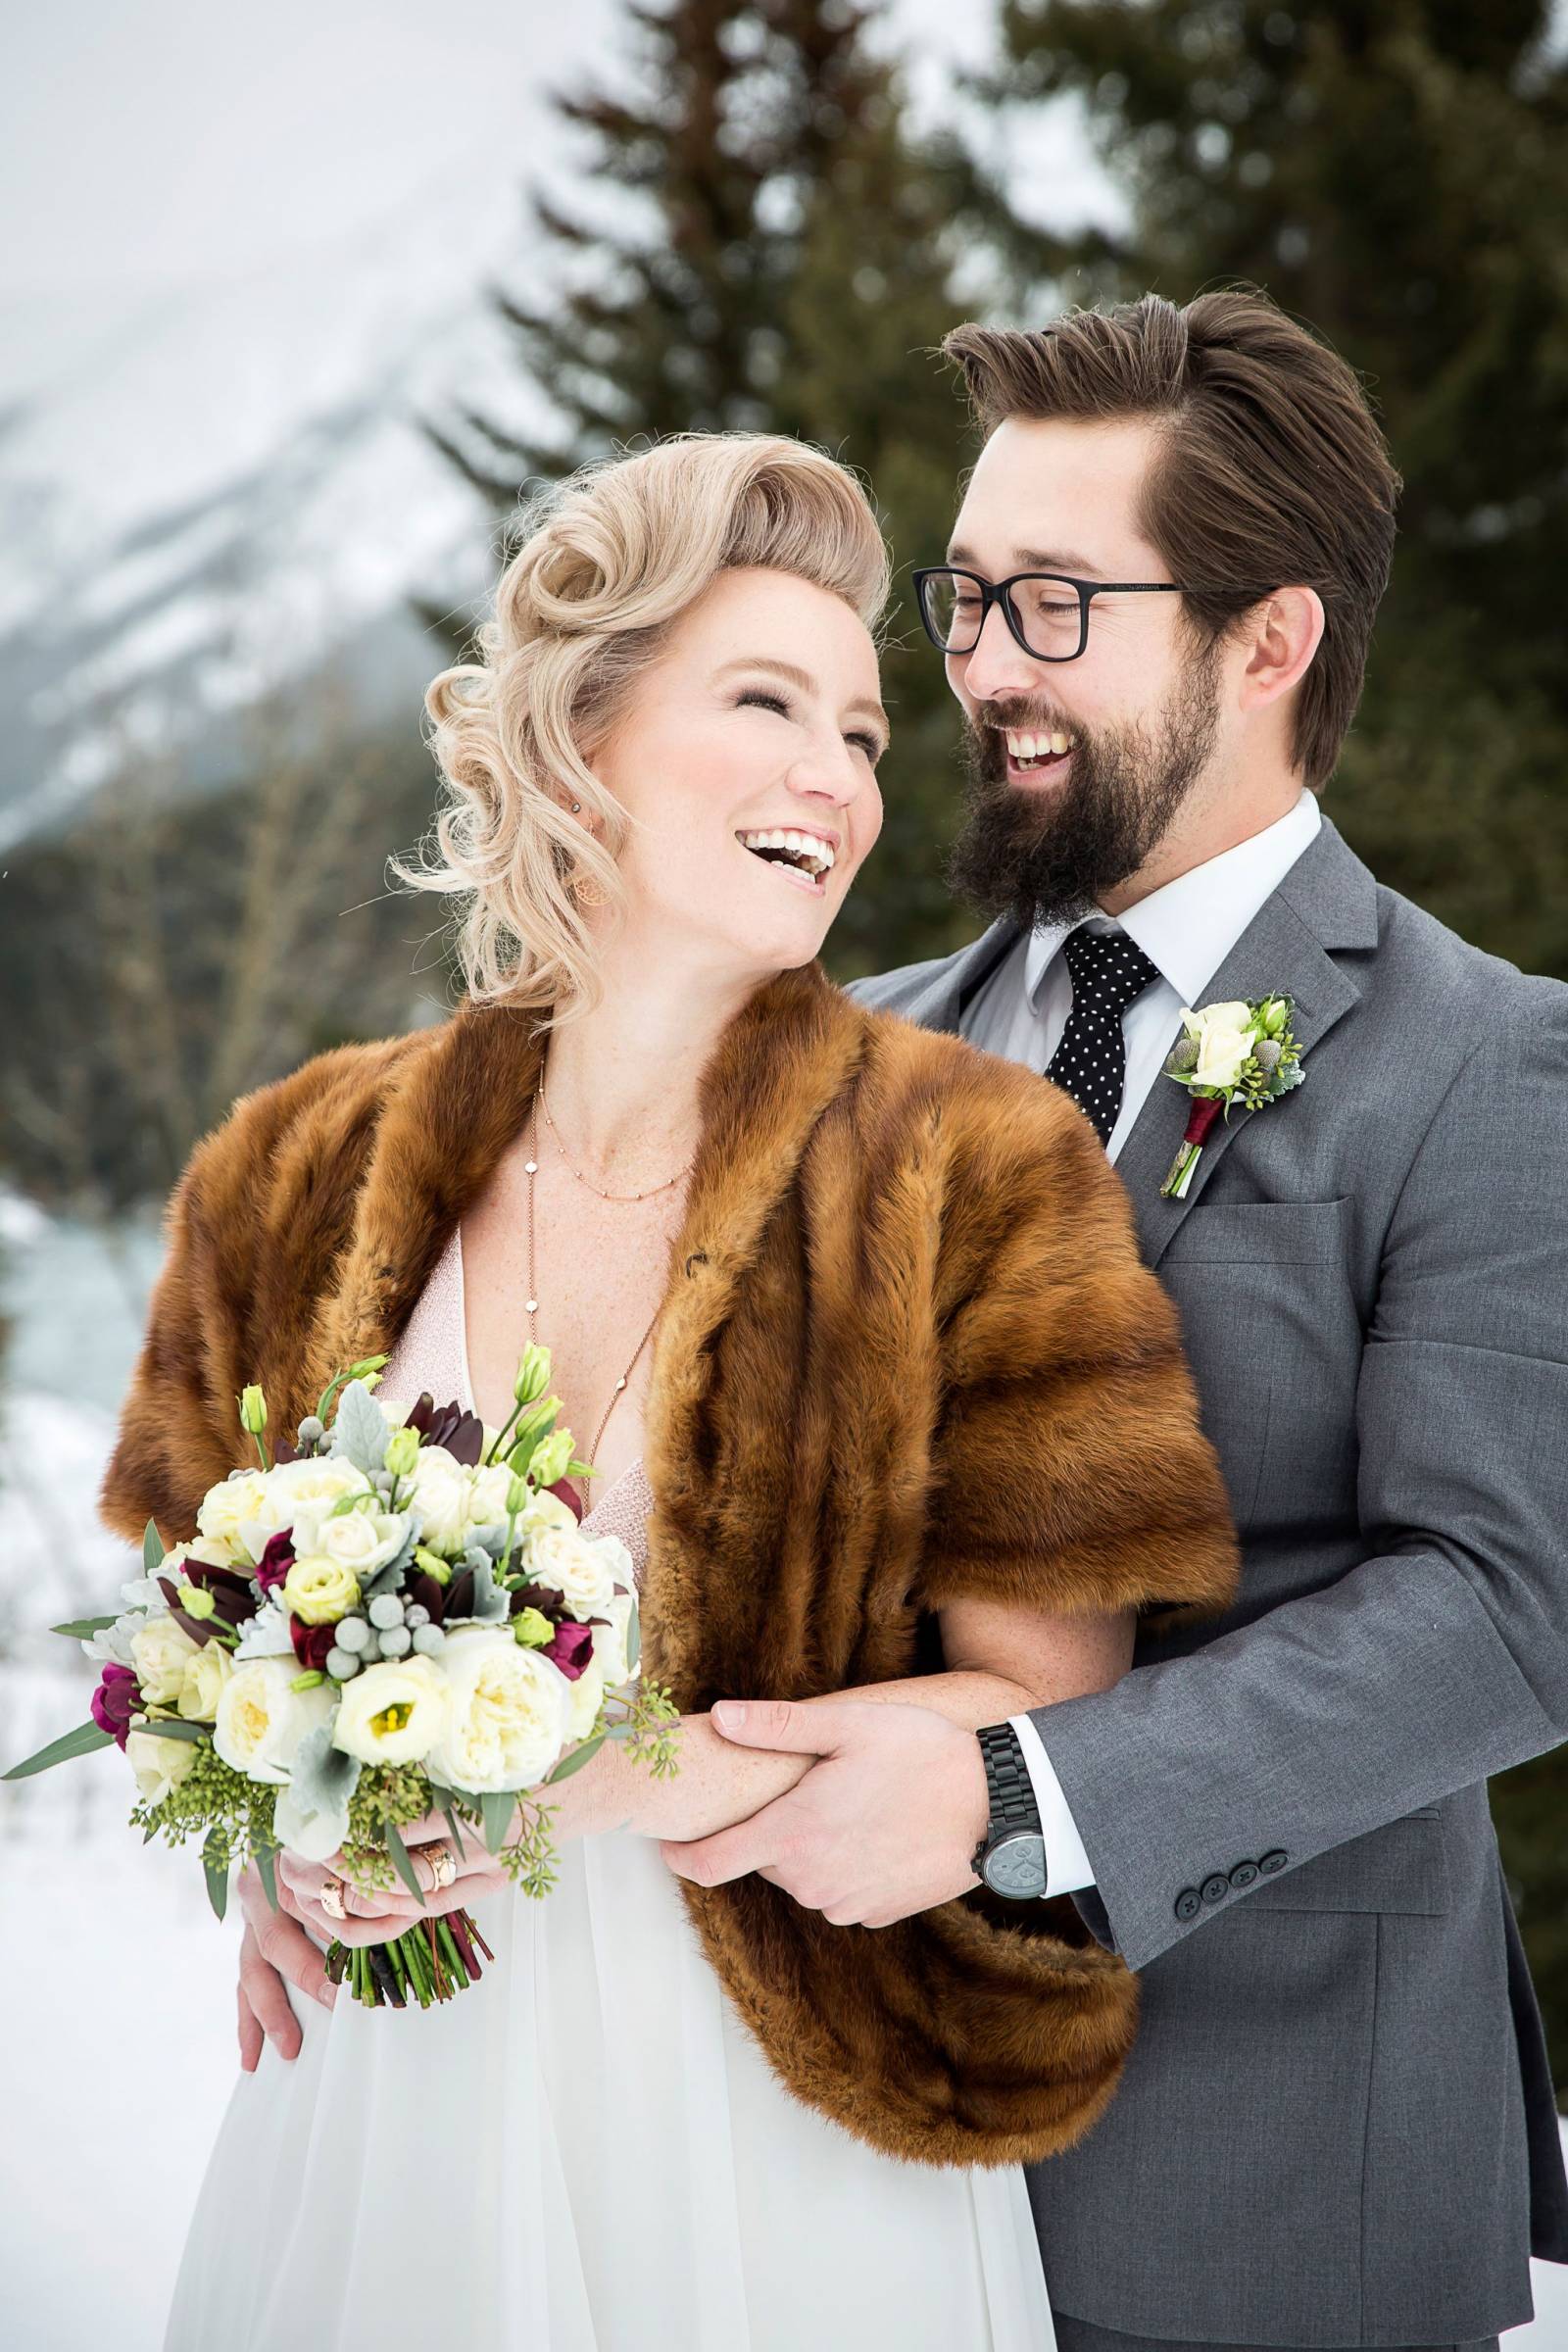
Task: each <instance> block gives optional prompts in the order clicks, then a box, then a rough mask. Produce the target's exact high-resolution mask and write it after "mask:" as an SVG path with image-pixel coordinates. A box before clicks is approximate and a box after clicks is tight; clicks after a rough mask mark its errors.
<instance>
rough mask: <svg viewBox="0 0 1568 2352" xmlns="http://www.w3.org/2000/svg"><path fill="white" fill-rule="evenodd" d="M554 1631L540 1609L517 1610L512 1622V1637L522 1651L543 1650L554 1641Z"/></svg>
mask: <svg viewBox="0 0 1568 2352" xmlns="http://www.w3.org/2000/svg"><path fill="white" fill-rule="evenodd" d="M555 1634H556V1629H555V1627H554V1626H553V1625H552V1624H551V1622H550V1620H549V1618H548V1617H547V1616H546V1615H545V1613H544V1611H543V1610H542V1609H519V1610H518V1611H517V1614H516V1615H515V1617H514V1619H513V1620H512V1637H513V1640H514V1641H515V1642H521V1644H522V1646H523V1648H524V1649H543V1648H545V1646H546V1645H547V1643H549V1642H553V1641H554V1640H555Z"/></svg>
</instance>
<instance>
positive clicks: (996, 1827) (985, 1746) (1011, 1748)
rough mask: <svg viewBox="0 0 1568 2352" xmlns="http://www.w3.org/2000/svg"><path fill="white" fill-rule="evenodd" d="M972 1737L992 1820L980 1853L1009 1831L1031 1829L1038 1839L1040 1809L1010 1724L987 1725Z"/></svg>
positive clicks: (1016, 1737) (1021, 1748) (1017, 1740)
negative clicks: (984, 1782) (984, 1771)
mask: <svg viewBox="0 0 1568 2352" xmlns="http://www.w3.org/2000/svg"><path fill="white" fill-rule="evenodd" d="M975 1737H976V1739H977V1740H979V1742H980V1759H981V1762H982V1763H983V1764H984V1766H985V1769H986V1792H987V1794H988V1795H989V1797H990V1799H991V1820H990V1823H989V1825H988V1827H987V1830H986V1835H985V1838H983V1840H982V1850H983V1848H984V1847H985V1846H987V1845H991V1844H993V1843H994V1842H995V1841H996V1839H997V1838H1000V1837H1002V1836H1003V1835H1004V1834H1005V1832H1006V1831H1008V1830H1033V1831H1034V1832H1035V1833H1036V1835H1037V1836H1038V1835H1039V1834H1040V1829H1041V1822H1040V1806H1039V1803H1038V1801H1037V1800H1036V1797H1035V1785H1034V1783H1033V1781H1032V1780H1031V1779H1030V1778H1029V1767H1028V1765H1027V1764H1026V1763H1025V1762H1024V1760H1023V1747H1022V1745H1021V1743H1020V1741H1019V1739H1018V1735H1017V1733H1016V1732H1015V1731H1014V1730H1013V1728H1012V1726H1011V1724H1010V1723H988V1724H987V1725H986V1727H985V1729H984V1730H983V1731H980V1732H977V1733H976V1734H975Z"/></svg>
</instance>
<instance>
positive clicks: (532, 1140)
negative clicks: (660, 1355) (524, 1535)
mask: <svg viewBox="0 0 1568 2352" xmlns="http://www.w3.org/2000/svg"><path fill="white" fill-rule="evenodd" d="M543 1092H544V1089H543V1087H541V1088H540V1091H539V1094H537V1095H535V1097H534V1099H533V1103H532V1106H531V1109H530V1112H529V1121H528V1156H527V1158H526V1159H525V1160H524V1161H523V1174H524V1175H525V1176H526V1177H527V1179H528V1296H527V1298H526V1299H524V1300H523V1304H524V1306H525V1307H526V1308H527V1310H528V1338H529V1340H530V1342H531V1343H532V1344H533V1345H535V1346H537V1345H538V1340H539V1330H538V1324H537V1320H536V1318H537V1316H538V1313H539V1284H538V1280H537V1277H536V1275H535V1272H534V1264H535V1258H534V1231H533V1188H534V1180H535V1178H536V1177H537V1176H538V1173H539V1102H540V1096H541V1095H542V1094H543ZM545 1116H546V1117H547V1118H549V1116H550V1112H549V1106H548V1105H547V1106H546V1109H545ZM552 1133H554V1123H552ZM556 1141H557V1143H560V1141H561V1138H560V1137H559V1136H557V1137H556ZM566 1164H567V1165H568V1167H569V1166H570V1164H571V1163H570V1161H569V1160H568V1161H567V1163H566ZM576 1173H577V1171H576V1169H575V1168H573V1169H572V1174H573V1175H575V1174H576ZM680 1173H681V1175H682V1176H684V1175H685V1173H686V1170H685V1169H684V1168H682V1169H681V1171H680ZM583 1181H584V1183H587V1178H586V1177H585V1178H584V1179H583ZM676 1181H677V1179H676V1178H675V1177H673V1176H672V1177H671V1178H670V1180H669V1183H670V1184H674V1183H675V1182H676ZM598 1189H599V1188H598V1186H597V1185H590V1186H589V1190H590V1191H591V1192H597V1191H598ZM654 1190H655V1191H656V1192H661V1193H662V1192H667V1191H668V1190H669V1185H664V1184H661V1185H656V1186H655V1187H654ZM613 1197H614V1196H613V1195H612V1194H609V1193H607V1194H606V1195H605V1196H604V1198H605V1199H606V1200H607V1201H608V1200H611V1199H613ZM632 1198H633V1199H635V1200H643V1199H645V1198H646V1196H645V1195H643V1194H641V1193H638V1194H634V1195H633V1196H632ZM662 1307H663V1300H662V1299H661V1300H660V1303H659V1305H658V1306H656V1307H655V1309H654V1311H653V1315H652V1317H651V1318H650V1321H649V1325H648V1329H647V1330H646V1331H645V1332H644V1333H643V1336H642V1338H641V1339H640V1340H639V1341H638V1343H637V1346H636V1348H635V1350H634V1352H633V1354H632V1359H631V1362H630V1363H629V1364H628V1365H627V1366H626V1369H625V1371H624V1372H623V1373H622V1374H621V1376H620V1378H619V1379H618V1380H617V1381H616V1383H615V1385H614V1387H613V1389H612V1390H611V1392H610V1402H609V1403H608V1404H607V1405H606V1407H605V1409H604V1411H603V1413H602V1414H601V1415H600V1418H599V1427H598V1428H597V1429H596V1430H595V1431H594V1434H593V1443H592V1444H591V1445H590V1446H589V1448H588V1453H587V1457H586V1458H587V1459H588V1460H589V1461H592V1460H593V1458H594V1455H595V1454H596V1453H597V1452H598V1451H599V1441H600V1439H601V1438H602V1437H603V1436H604V1434H605V1424H606V1422H608V1420H609V1419H610V1416H611V1414H612V1413H613V1411H614V1409H615V1407H616V1405H617V1404H618V1403H619V1402H620V1399H621V1397H622V1395H623V1394H624V1392H625V1387H626V1383H627V1381H628V1380H630V1378H631V1376H632V1374H633V1373H634V1372H635V1371H636V1369H637V1366H638V1364H639V1363H640V1362H641V1361H642V1352H643V1349H644V1348H646V1347H647V1345H648V1343H649V1341H650V1340H651V1339H652V1338H653V1336H654V1325H655V1324H656V1323H657V1322H658V1321H659V1317H660V1314H661V1312H662ZM593 1475H594V1476H596V1477H597V1475H598V1473H597V1472H595V1473H593Z"/></svg>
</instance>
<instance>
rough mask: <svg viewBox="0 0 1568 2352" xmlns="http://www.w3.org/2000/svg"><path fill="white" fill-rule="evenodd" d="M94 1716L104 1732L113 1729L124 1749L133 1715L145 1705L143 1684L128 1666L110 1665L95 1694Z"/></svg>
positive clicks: (93, 1697) (118, 1742) (116, 1738)
mask: <svg viewBox="0 0 1568 2352" xmlns="http://www.w3.org/2000/svg"><path fill="white" fill-rule="evenodd" d="M91 1705H92V1719H93V1721H94V1723H95V1724H96V1725H97V1726H98V1729H99V1730H100V1731H101V1732H111V1733H113V1735H114V1738H115V1742H116V1744H117V1745H118V1746H119V1747H120V1748H121V1749H122V1750H123V1748H124V1744H125V1741H126V1740H127V1739H128V1738H129V1736H130V1718H131V1715H132V1713H133V1712H134V1711H135V1709H137V1708H138V1707H139V1706H140V1705H141V1685H140V1683H139V1682H138V1681H137V1680H136V1677H135V1675H134V1674H133V1673H132V1672H131V1670H130V1668H129V1667H128V1666H115V1665H108V1666H106V1667H105V1668H104V1673H103V1680H102V1682H101V1683H100V1684H99V1685H98V1688H97V1690H96V1691H94V1692H93V1694H92V1700H91Z"/></svg>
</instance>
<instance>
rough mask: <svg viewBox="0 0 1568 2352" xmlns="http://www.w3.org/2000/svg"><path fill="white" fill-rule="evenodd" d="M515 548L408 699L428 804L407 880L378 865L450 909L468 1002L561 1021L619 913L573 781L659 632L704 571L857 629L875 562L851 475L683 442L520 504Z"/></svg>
mask: <svg viewBox="0 0 1568 2352" xmlns="http://www.w3.org/2000/svg"><path fill="white" fill-rule="evenodd" d="M520 530H521V534H522V535H521V538H520V543H519V544H518V545H517V547H516V552H515V554H514V555H513V556H512V557H511V559H510V561H509V562H508V564H507V565H506V568H505V570H504V571H503V572H502V575H501V579H500V582H499V584H498V587H497V590H496V598H495V609H494V614H493V617H491V618H490V619H488V620H487V621H486V622H485V623H484V624H483V626H482V627H481V628H480V630H479V632H478V636H477V642H476V651H477V655H478V658H477V659H476V660H475V661H472V662H458V663H456V664H455V665H454V666H453V667H452V668H450V669H444V670H443V671H442V672H441V674H440V676H439V677H437V678H435V679H434V680H432V682H431V684H430V686H429V687H428V689H427V690H426V693H425V698H424V700H425V709H426V710H427V711H428V712H429V714H430V718H431V719H432V721H433V722H434V723H433V727H432V728H431V730H430V735H429V740H430V745H431V749H432V751H433V752H434V755H435V759H436V762H437V765H438V766H439V768H440V771H441V778H442V783H443V786H444V793H443V802H442V806H441V808H440V809H439V810H438V812H437V815H436V819H435V823H434V826H433V828H432V832H431V834H430V836H429V837H428V839H427V841H426V843H425V844H424V849H423V858H422V862H421V863H420V864H419V865H417V866H416V867H413V868H408V867H404V866H402V865H400V864H398V863H397V861H396V860H394V861H393V863H394V869H395V870H396V871H397V872H398V873H399V874H400V875H401V876H402V878H403V879H404V881H406V882H408V883H410V884H411V885H412V886H413V887H415V888H416V889H419V890H429V891H435V892H439V893H441V894H443V895H446V896H449V897H451V898H453V899H455V900H457V901H458V902H459V903H460V904H459V910H458V913H457V915H456V918H455V932H456V947H457V954H458V958H459V961H460V963H461V965H462V969H463V973H464V977H465V980H466V987H467V993H468V996H469V998H470V999H471V1000H472V1001H473V1002H475V1003H480V1004H483V1003H495V1002H500V1001H505V1002H506V1003H507V1004H509V1005H517V1006H521V1007H537V1008H539V1009H541V1010H548V1011H549V1012H550V1013H551V1015H552V1017H553V1018H556V1019H560V1018H562V1017H567V1016H569V1015H570V1014H571V1013H573V1012H578V1011H582V1010H584V1009H586V1008H587V1007H588V1006H589V1005H592V1004H593V1003H595V1002H596V1001H597V997H598V993H599V982H598V976H597V969H596V957H595V940H594V929H595V922H596V921H597V919H598V916H599V914H600V912H601V911H602V910H603V909H605V908H607V907H609V908H611V909H619V908H621V907H624V904H625V899H624V886H623V884H622V882H621V879H620V875H619V872H618V869H617V865H616V859H617V858H618V856H619V853H620V850H621V848H622V846H623V844H624V842H625V839H626V836H627V832H628V830H629V827H630V823H631V819H630V818H629V817H628V815H627V814H626V811H625V810H624V809H622V808H621V806H620V804H619V803H618V802H617V801H616V800H615V799H614V797H613V795H612V794H611V793H610V792H609V791H607V790H606V788H605V787H604V786H603V785H602V784H601V783H600V782H599V780H598V778H597V777H596V776H595V774H594V772H593V769H592V767H591V766H590V765H589V764H588V762H589V760H591V759H592V757H593V755H594V752H595V750H596V748H597V747H598V746H600V745H602V744H603V743H604V742H605V741H606V740H607V739H608V737H609V736H610V735H611V733H612V732H613V729H614V726H615V724H616V722H617V720H618V718H619V717H620V716H621V714H622V712H623V711H624V710H625V707H626V703H627V701H628V699H629V696H630V692H631V689H632V687H633V686H634V685H635V683H636V681H637V679H638V677H639V676H640V675H641V674H642V672H643V671H644V670H646V669H647V668H648V666H649V665H650V663H652V662H655V661H656V660H657V659H658V658H659V655H660V653H661V651H662V647H663V645H664V642H665V639H666V637H667V636H668V633H669V631H670V629H671V627H672V626H673V624H674V623H675V622H676V621H677V620H678V619H679V618H680V616H681V614H682V613H685V612H686V611H687V610H688V608H689V607H690V606H691V605H693V604H694V603H695V602H696V600H697V599H698V598H699V597H700V596H701V595H702V594H703V593H704V591H705V590H706V589H707V588H709V587H710V586H711V583H712V582H713V580H714V579H716V578H717V576H718V574H719V573H720V572H721V571H726V570H732V569H737V568H740V567H742V566H748V565H758V566H761V567H764V568H767V569H771V570H776V571H787V572H792V573H794V574H795V575H796V576H797V577H798V578H800V579H804V580H810V581H812V582H814V583H815V585H816V586H817V587H819V588H825V589H827V590H829V591H830V592H831V593H832V594H833V595H835V596H840V597H842V598H843V599H844V601H845V603H846V604H848V605H849V606H850V607H851V608H852V610H853V611H854V612H855V613H858V615H859V617H860V619H861V620H862V621H864V622H865V624H866V626H867V627H868V628H870V629H873V630H874V629H875V627H876V625H877V622H878V621H879V619H880V617H881V614H882V612H883V608H884V606H885V604H886V601H887V595H888V557H887V550H886V547H885V545H884V543H883V539H882V534H881V531H880V530H879V528H878V526H877V521H876V516H875V515H874V514H873V512H872V509H871V506H870V502H869V500H868V499H867V497H866V494H865V492H864V490H863V489H862V488H861V486H860V484H859V482H858V480H857V478H856V476H855V475H854V474H853V473H852V472H851V471H850V470H849V468H848V467H847V466H841V465H839V464H838V463H837V462H836V461H835V460H834V459H832V458H829V457H826V456H824V455H823V454H822V453H821V452H820V451H818V450H814V449H810V448H809V447H807V446H806V444H804V443H803V442H799V441H793V440H789V439H786V438H784V437H783V436H781V435H778V434H765V433H682V434H678V435H674V436H671V437H670V438H669V439H667V440H662V441H660V442H658V443H656V444H655V445H654V446H653V447H652V448H649V449H645V450H641V451H638V452H636V453H635V454H633V455H630V456H620V457H613V458H606V459H603V460H600V461H598V462H597V463H595V464H593V465H589V466H582V467H580V468H579V469H578V471H576V472H575V473H573V474H571V475H569V476H568V477H567V478H566V479H565V480H564V481H561V482H557V483H553V484H552V485H550V486H549V487H548V488H547V489H545V490H544V491H543V492H541V493H540V494H539V495H538V496H537V497H535V498H534V499H532V500H530V501H529V502H528V503H527V504H526V506H525V507H524V509H523V511H522V515H521V516H520ZM574 801H576V802H580V803H581V814H580V815H573V814H572V812H571V807H572V803H573V802H574ZM590 824H592V826H593V828H594V832H595V833H596V834H597V836H598V838H597V839H595V838H594V837H593V836H592V835H591V834H590V832H589V829H588V828H589V825H590ZM584 907H593V909H594V910H595V913H594V918H593V920H590V918H589V917H588V916H587V915H585V913H584Z"/></svg>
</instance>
